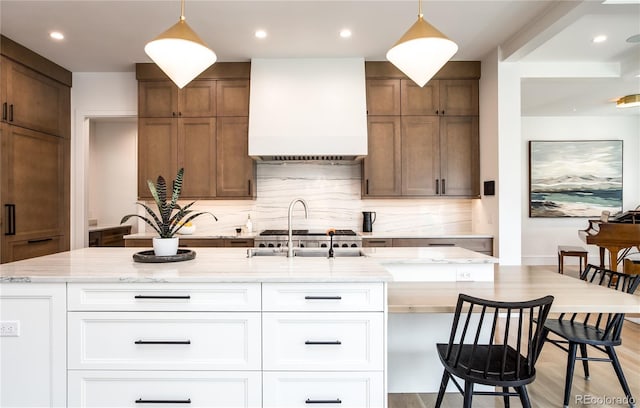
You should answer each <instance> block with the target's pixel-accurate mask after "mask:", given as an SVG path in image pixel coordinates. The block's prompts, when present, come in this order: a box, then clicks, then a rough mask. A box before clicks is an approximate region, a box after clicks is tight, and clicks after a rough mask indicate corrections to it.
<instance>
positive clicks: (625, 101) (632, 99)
mask: <svg viewBox="0 0 640 408" xmlns="http://www.w3.org/2000/svg"><path fill="white" fill-rule="evenodd" d="M616 106H617V107H618V108H632V107H634V106H640V94H635V95H627V96H623V97H622V98H620V99H618V101H617V102H616Z"/></svg>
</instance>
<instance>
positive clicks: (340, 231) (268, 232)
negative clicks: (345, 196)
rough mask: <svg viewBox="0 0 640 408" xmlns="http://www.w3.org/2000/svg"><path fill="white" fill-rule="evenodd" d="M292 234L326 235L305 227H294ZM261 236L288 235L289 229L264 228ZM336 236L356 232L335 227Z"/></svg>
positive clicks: (349, 234) (353, 234) (325, 232)
mask: <svg viewBox="0 0 640 408" xmlns="http://www.w3.org/2000/svg"><path fill="white" fill-rule="evenodd" d="M292 234H293V235H309V236H311V235H312V236H324V235H328V234H327V231H313V230H306V229H296V230H293V231H292ZM260 235H261V236H268V235H289V231H288V230H284V229H283V230H279V229H278V230H275V229H270V230H264V231H262V232H261V233H260ZM334 235H337V236H355V235H356V232H355V231H353V230H348V229H337V230H335V234H334Z"/></svg>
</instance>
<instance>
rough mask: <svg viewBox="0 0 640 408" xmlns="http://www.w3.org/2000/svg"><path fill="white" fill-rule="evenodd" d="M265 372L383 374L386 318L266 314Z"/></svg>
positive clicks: (368, 313)
mask: <svg viewBox="0 0 640 408" xmlns="http://www.w3.org/2000/svg"><path fill="white" fill-rule="evenodd" d="M262 324H263V328H264V330H263V335H262V336H263V338H262V350H263V369H264V370H303V371H310V370H328V371H335V370H361V371H369V370H382V369H383V356H384V344H383V342H384V331H383V330H384V328H383V314H382V313H379V312H367V313H263V315H262Z"/></svg>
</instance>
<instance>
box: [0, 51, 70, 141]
mask: <svg viewBox="0 0 640 408" xmlns="http://www.w3.org/2000/svg"><path fill="white" fill-rule="evenodd" d="M2 77H3V88H5V89H4V92H3V94H4V96H5V98H3V100H2V120H3V121H6V122H7V123H10V124H12V125H16V126H20V127H24V128H27V129H33V130H37V131H39V132H44V133H48V134H51V135H56V136H62V137H65V138H70V137H71V121H70V109H71V108H70V106H71V105H70V100H71V90H70V89H69V87H68V86H66V85H64V84H61V83H60V82H57V81H54V80H53V79H51V78H49V77H47V76H44V75H42V74H40V73H38V72H36V71H34V70H32V69H30V68H27V67H25V66H23V65H21V64H18V63H14V62H12V61H10V60H8V59H6V58H2Z"/></svg>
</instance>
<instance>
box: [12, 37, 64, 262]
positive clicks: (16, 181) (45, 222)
mask: <svg viewBox="0 0 640 408" xmlns="http://www.w3.org/2000/svg"><path fill="white" fill-rule="evenodd" d="M0 42H1V51H2V57H1V58H2V60H1V62H0V70H1V76H0V81H1V83H0V85H1V86H0V88H1V89H2V92H1V103H2V124H1V125H0V141H1V151H0V162H1V163H0V201H1V203H2V212H3V213H2V217H1V220H2V221H1V225H2V234H1V235H0V237H1V249H0V251H1V252H0V258H1V261H2V262H3V263H5V262H12V261H17V260H21V259H27V258H32V257H35V256H41V255H48V254H51V253H55V252H60V251H65V250H69V247H70V239H69V238H70V237H69V231H70V228H69V225H70V214H69V203H70V165H69V162H70V148H71V146H70V126H71V125H70V123H71V117H70V95H71V90H70V87H71V73H70V72H69V71H67V70H65V69H64V68H62V67H60V66H58V65H56V64H54V63H52V62H51V61H49V60H46V59H45V58H43V57H41V56H39V55H37V54H35V53H33V52H32V51H30V50H28V49H26V48H24V47H22V46H21V45H19V44H17V43H15V42H14V41H12V40H10V39H8V38H6V37H2V38H1V41H0Z"/></svg>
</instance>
